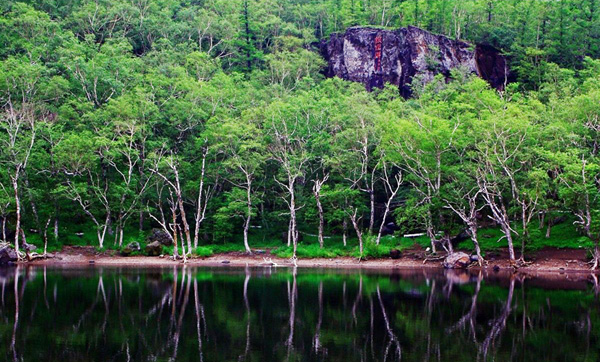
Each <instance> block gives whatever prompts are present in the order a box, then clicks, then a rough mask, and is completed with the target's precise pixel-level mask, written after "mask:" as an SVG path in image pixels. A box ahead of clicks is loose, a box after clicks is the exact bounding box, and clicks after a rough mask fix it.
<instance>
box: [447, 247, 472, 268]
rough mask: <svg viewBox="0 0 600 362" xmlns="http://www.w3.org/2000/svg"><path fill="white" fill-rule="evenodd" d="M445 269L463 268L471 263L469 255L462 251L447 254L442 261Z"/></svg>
mask: <svg viewBox="0 0 600 362" xmlns="http://www.w3.org/2000/svg"><path fill="white" fill-rule="evenodd" d="M442 265H443V266H444V268H446V269H465V268H467V267H468V266H469V265H471V257H470V256H469V254H466V253H463V252H460V251H459V252H456V253H452V254H449V255H448V256H447V257H446V259H444V262H443V263H442Z"/></svg>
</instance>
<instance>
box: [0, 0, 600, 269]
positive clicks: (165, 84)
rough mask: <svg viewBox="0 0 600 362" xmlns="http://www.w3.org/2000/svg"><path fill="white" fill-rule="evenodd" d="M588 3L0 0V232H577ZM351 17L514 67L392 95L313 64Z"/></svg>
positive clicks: (206, 241) (251, 241) (586, 140)
mask: <svg viewBox="0 0 600 362" xmlns="http://www.w3.org/2000/svg"><path fill="white" fill-rule="evenodd" d="M599 5H600V4H598V1H597V0H582V1H574V0H571V1H568V0H562V1H512V0H511V1H451V0H432V1H429V0H427V1H424V0H423V1H422V0H419V1H393V0H389V1H380V2H371V1H350V0H335V1H334V0H323V1H313V2H305V1H296V0H285V1H277V2H275V1H268V0H267V1H265V0H256V1H249V0H232V1H230V0H227V1H224V0H213V1H189V0H183V1H175V0H160V1H129V0H117V1H112V0H111V1H108V0H99V1H89V0H77V1H66V0H65V1H63V0H52V1H51V0H42V1H29V2H28V1H23V2H16V1H10V0H9V1H5V2H3V3H2V4H1V5H0V45H1V46H0V106H1V110H2V113H1V116H0V145H1V146H0V221H1V225H0V229H1V230H0V231H1V234H0V239H2V240H10V241H11V242H13V243H14V242H17V243H16V244H17V246H18V244H21V243H22V242H23V241H24V240H25V239H27V240H28V241H29V242H31V243H34V244H36V245H38V246H41V245H42V244H44V243H47V244H48V250H56V249H58V248H60V247H61V246H62V245H69V244H81V245H95V246H98V247H99V248H122V247H123V246H124V245H126V244H127V243H128V242H129V241H133V240H138V241H140V240H143V239H144V238H145V236H146V235H147V233H148V232H149V230H150V229H151V228H153V227H154V228H162V229H164V230H165V231H167V232H168V233H169V234H170V235H172V237H173V238H174V239H177V241H178V242H177V244H176V246H175V247H174V248H173V250H170V249H169V250H167V251H169V252H173V253H177V254H181V253H182V252H183V253H192V252H196V253H198V254H199V255H210V254H212V253H214V252H219V251H223V250H246V251H250V249H251V248H266V247H269V248H273V249H275V252H276V253H277V254H278V255H282V256H293V255H297V256H300V257H302V256H322V257H335V256H338V255H354V256H361V255H363V256H364V255H371V256H380V255H386V254H387V253H388V252H389V249H391V248H400V249H403V248H406V247H408V246H410V245H412V244H414V242H415V240H414V239H402V238H400V237H397V238H389V237H383V238H382V235H383V234H385V233H387V232H388V231H389V230H385V229H386V228H385V227H382V226H381V225H382V224H387V223H390V222H395V223H396V225H397V227H398V228H399V229H400V230H398V231H397V232H396V235H400V234H404V233H419V232H422V233H425V236H424V237H421V238H418V239H416V241H417V242H418V243H421V244H423V246H424V247H430V248H432V249H433V251H435V250H436V249H437V250H439V249H442V248H448V249H449V248H452V247H453V245H452V243H450V242H449V241H450V238H451V237H453V236H455V235H457V234H459V233H460V232H462V231H463V230H468V231H469V233H470V234H469V236H470V239H472V240H470V241H468V240H467V241H462V242H461V243H459V244H457V245H454V247H460V248H469V249H471V248H473V247H475V249H479V246H480V247H481V249H482V250H479V251H478V253H485V251H486V250H492V249H494V248H498V247H507V246H508V247H509V250H511V258H512V259H517V257H518V256H519V255H518V249H519V248H521V247H524V248H525V250H526V251H527V250H535V249H539V248H542V247H543V246H555V247H583V248H592V247H593V245H595V243H596V242H597V240H598V238H599V231H600V229H599V228H598V225H599V223H598V221H597V220H598V217H599V212H598V211H599V206H600V205H599V202H600V200H598V199H597V195H598V189H599V187H600V182H599V181H598V179H599V177H600V172H599V169H600V158H599V156H598V150H599V144H598V141H599V136H600V133H599V132H600V121H599V115H600V91H599V89H600V61H599V60H597V58H598V57H599V56H600V33H599V32H600V30H599V29H600V20H599V15H598V11H599V9H598V6H599ZM353 25H370V26H380V27H387V28H395V27H400V26H407V25H416V26H420V27H423V28H425V29H427V30H430V31H433V32H438V33H442V34H446V35H448V36H449V37H451V38H460V39H465V40H468V41H472V42H474V43H483V44H489V45H493V46H495V47H497V48H499V49H501V50H502V51H503V52H505V53H506V54H507V55H508V56H509V57H510V59H511V66H512V69H513V70H514V71H515V72H516V74H517V79H518V82H517V83H513V84H510V85H509V86H508V87H507V89H506V90H504V91H502V92H497V91H495V90H492V89H490V87H489V86H488V85H487V84H486V83H485V82H484V81H482V80H480V79H477V78H475V77H473V76H472V75H470V74H466V73H465V72H464V71H462V70H460V69H457V70H456V71H455V72H454V73H453V74H452V78H453V81H451V82H449V83H446V82H445V81H444V80H443V79H442V78H441V77H440V78H436V79H434V80H433V81H432V82H430V83H429V84H427V85H419V84H415V85H414V86H413V91H414V92H413V93H414V94H415V96H414V97H413V98H411V99H403V98H401V97H400V96H399V94H398V90H397V89H394V88H393V87H388V88H385V89H383V90H377V91H375V92H373V93H367V92H366V91H365V90H364V88H363V87H362V86H361V85H359V84H353V83H349V82H345V81H342V80H340V79H324V77H323V76H322V70H323V67H324V66H325V64H324V61H323V59H322V58H321V57H320V55H319V54H318V53H317V52H316V51H315V49H314V44H315V43H316V42H317V41H319V40H321V39H323V38H326V37H327V36H328V35H329V34H331V33H332V32H334V31H343V30H344V29H345V28H346V27H348V26H353ZM492 224H493V225H492ZM482 227H485V228H484V229H481V228H482ZM548 229H550V235H551V236H550V237H549V238H546V232H547V231H548ZM309 234H310V235H309ZM300 235H304V240H303V241H301V240H300ZM311 235H314V236H311ZM328 237H331V238H328ZM182 248H183V250H181V249H182ZM513 249H517V252H512V250H513ZM594 255H595V256H596V258H598V257H600V253H599V252H598V251H597V248H596V251H595V253H594Z"/></svg>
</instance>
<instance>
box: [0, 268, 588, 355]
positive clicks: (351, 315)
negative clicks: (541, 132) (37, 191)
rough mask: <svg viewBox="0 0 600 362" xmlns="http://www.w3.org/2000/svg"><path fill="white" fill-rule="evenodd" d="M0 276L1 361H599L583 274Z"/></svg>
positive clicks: (58, 272) (41, 272) (123, 272)
mask: <svg viewBox="0 0 600 362" xmlns="http://www.w3.org/2000/svg"><path fill="white" fill-rule="evenodd" d="M0 284H1V285H0V286H1V288H2V289H1V293H2V295H1V311H0V339H1V341H0V348H2V353H1V355H0V359H2V360H24V361H129V360H131V361H148V360H150V361H167V360H177V361H246V360H248V361H287V360H292V361H322V360H323V361H325V360H326V361H344V362H346V361H395V360H403V361H477V360H480V361H598V360H600V353H599V350H600V340H599V337H600V314H599V311H600V309H599V307H600V303H599V301H598V297H597V294H596V293H595V292H594V288H593V285H592V284H591V283H588V282H586V281H579V282H573V283H570V282H565V281H562V282H542V281H540V280H536V279H528V280H524V279H519V278H515V277H512V278H511V277H504V278H500V277H492V278H483V277H482V276H481V275H478V274H466V273H465V274H447V273H443V272H423V271H413V272H400V271H395V272H389V271H388V272H373V271H360V270H338V271H334V270H314V269H313V270H311V269H298V270H297V271H294V270H292V269H270V268H265V269H233V268H226V267H225V268H220V269H207V268H190V267H186V268H181V267H180V268H162V269H156V268H155V269H130V268H99V267H96V268H94V267H90V268H85V269H52V268H49V267H48V268H44V267H37V268H35V267H23V266H21V267H18V268H15V267H13V268H10V269H0ZM567 288H568V289H567Z"/></svg>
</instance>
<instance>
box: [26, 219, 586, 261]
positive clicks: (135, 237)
mask: <svg viewBox="0 0 600 362" xmlns="http://www.w3.org/2000/svg"><path fill="white" fill-rule="evenodd" d="M80 230H83V232H82V233H80V234H78V233H77V232H78V231H80ZM148 232H149V231H148ZM148 232H142V233H140V232H139V231H138V230H137V229H135V228H132V229H128V230H126V231H125V233H124V235H125V236H124V238H123V246H122V247H121V248H120V247H118V245H116V244H115V242H114V236H108V235H107V237H106V239H105V243H104V244H105V248H104V250H114V251H117V252H119V251H121V249H122V248H123V247H125V246H126V245H127V244H129V243H130V242H132V241H137V242H139V243H140V246H141V247H142V250H141V252H138V253H136V254H139V255H143V254H144V247H145V245H146V238H147V235H148ZM517 232H519V235H521V232H520V230H519V229H517ZM545 232H546V230H545V229H538V228H537V224H536V225H533V224H532V225H531V228H530V239H529V241H528V242H527V244H526V252H531V251H535V250H539V249H541V248H544V247H554V248H560V249H564V248H573V249H581V248H585V249H590V248H591V247H593V243H592V241H591V240H590V239H588V238H586V237H582V236H581V235H580V234H579V233H578V232H577V230H576V229H575V226H574V225H573V223H572V220H570V221H565V222H563V223H561V224H559V225H556V226H554V227H553V228H552V234H551V237H550V238H548V239H546V237H545ZM502 235H503V234H502V232H501V230H500V229H498V228H482V229H480V230H479V232H478V237H479V243H480V245H481V248H482V251H483V252H484V253H485V252H492V251H495V250H498V249H500V248H505V247H506V240H504V239H502V240H500V239H501V237H502ZM519 235H515V236H514V244H515V248H517V249H519V248H520V245H521V239H520V236H519ZM302 236H303V238H302V240H301V241H300V242H299V243H298V249H297V255H298V257H299V258H336V257H358V256H359V248H358V240H357V239H356V237H353V238H348V242H347V246H344V245H343V241H342V237H341V236H332V237H328V238H326V239H325V243H324V244H325V246H324V248H323V249H321V248H320V247H319V243H318V238H317V236H316V235H308V234H304V233H303V234H302ZM374 240H375V236H372V235H365V236H364V252H363V257H366V258H382V257H388V256H389V253H390V250H392V249H398V250H401V251H402V250H405V249H408V248H411V247H414V246H421V247H423V248H427V247H429V245H430V241H429V238H428V237H426V236H420V237H417V238H404V237H393V236H384V237H382V238H381V242H380V244H379V245H375V242H374ZM499 240H500V241H499ZM27 241H28V242H29V243H32V244H34V245H36V246H38V250H37V251H38V252H43V241H42V238H41V237H40V236H39V235H38V234H35V233H29V234H28V237H27ZM249 243H250V247H251V248H252V249H253V250H256V249H263V250H266V249H268V250H270V251H271V253H272V254H274V255H276V256H278V257H282V258H289V257H291V256H292V248H291V247H288V246H287V245H286V244H285V241H284V240H282V239H281V238H279V237H277V236H274V235H269V234H266V233H252V234H251V235H250V240H249ZM72 245H80V246H90V245H91V246H97V245H98V240H97V235H96V229H95V228H94V227H93V226H91V225H86V226H81V225H78V226H76V227H75V226H71V227H70V230H69V229H61V231H60V238H59V239H58V240H56V241H55V240H54V238H53V237H52V235H49V242H48V251H49V252H56V251H59V250H61V249H62V248H63V247H64V246H72ZM457 249H459V250H464V251H469V252H470V251H473V249H474V248H473V244H472V242H471V240H470V239H467V240H464V241H462V242H460V243H459V244H458V245H457ZM243 251H244V246H243V243H242V241H241V236H237V237H236V238H235V239H232V240H228V241H226V242H224V243H215V244H205V245H201V246H199V247H198V248H195V249H194V250H193V254H194V255H196V256H199V257H209V256H212V255H215V254H221V253H228V252H243ZM162 253H163V254H165V255H171V254H173V246H169V247H163V250H162Z"/></svg>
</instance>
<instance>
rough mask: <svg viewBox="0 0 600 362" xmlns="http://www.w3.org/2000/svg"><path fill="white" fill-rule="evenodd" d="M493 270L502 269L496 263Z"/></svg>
mask: <svg viewBox="0 0 600 362" xmlns="http://www.w3.org/2000/svg"><path fill="white" fill-rule="evenodd" d="M492 270H493V271H494V272H496V273H497V272H499V271H500V267H499V266H498V265H494V267H493V268H492Z"/></svg>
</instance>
